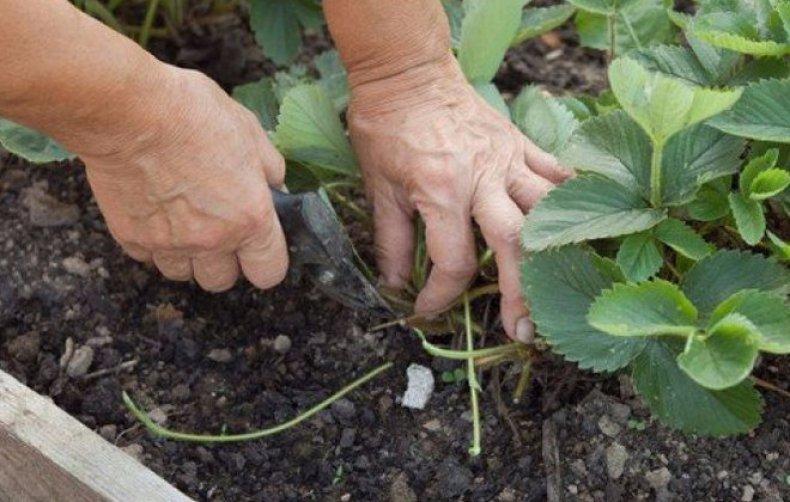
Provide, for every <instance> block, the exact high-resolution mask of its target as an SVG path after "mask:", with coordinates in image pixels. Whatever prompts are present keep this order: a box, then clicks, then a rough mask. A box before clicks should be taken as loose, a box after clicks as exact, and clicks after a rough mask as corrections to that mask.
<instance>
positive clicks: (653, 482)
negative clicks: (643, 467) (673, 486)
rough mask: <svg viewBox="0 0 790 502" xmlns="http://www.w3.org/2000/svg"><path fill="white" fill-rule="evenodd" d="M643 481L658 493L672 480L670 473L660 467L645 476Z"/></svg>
mask: <svg viewBox="0 0 790 502" xmlns="http://www.w3.org/2000/svg"><path fill="white" fill-rule="evenodd" d="M645 479H646V480H647V483H648V484H649V485H650V487H651V488H653V489H654V490H655V491H659V490H660V489H662V488H664V487H666V486H667V485H668V484H669V481H670V480H671V479H672V473H671V472H669V469H667V468H666V467H661V468H659V469H656V470H654V471H650V472H648V473H647V474H645Z"/></svg>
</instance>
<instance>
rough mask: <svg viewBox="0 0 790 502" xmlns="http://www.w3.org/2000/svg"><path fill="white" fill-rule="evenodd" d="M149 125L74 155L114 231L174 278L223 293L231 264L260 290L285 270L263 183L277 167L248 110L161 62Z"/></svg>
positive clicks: (279, 176) (270, 181)
mask: <svg viewBox="0 0 790 502" xmlns="http://www.w3.org/2000/svg"><path fill="white" fill-rule="evenodd" d="M165 74H166V75H167V78H166V81H164V82H161V83H160V84H161V86H160V89H164V90H165V91H164V92H159V90H157V91H156V92H155V93H154V94H155V97H154V98H151V99H150V100H147V102H146V104H145V106H150V107H151V110H150V123H149V124H146V127H139V125H137V126H136V129H134V130H131V131H130V133H129V141H128V142H126V144H120V145H118V146H117V147H116V148H115V149H114V151H112V153H108V154H103V155H101V156H85V155H82V158H83V160H84V161H85V165H86V166H87V174H88V181H89V182H90V185H91V187H92V188H93V192H94V195H95V197H96V200H97V202H98V204H99V208H100V209H101V211H102V213H103V214H104V217H105V219H106V221H107V225H108V227H109V229H110V232H111V233H112V235H113V237H115V239H116V240H117V241H118V242H119V243H120V244H121V246H122V247H123V248H124V250H125V251H126V252H127V253H128V254H129V255H130V256H132V257H133V258H134V259H136V260H139V261H143V262H148V261H153V263H154V264H156V266H157V267H158V268H159V270H160V271H161V272H162V274H163V275H164V276H165V277H167V278H169V279H173V280H177V281H186V280H190V279H192V278H193V277H194V279H195V280H196V281H197V282H198V284H199V285H200V286H201V287H203V288H204V289H206V290H208V291H223V290H226V289H228V288H230V287H231V286H233V284H234V283H235V282H236V280H237V278H238V275H239V270H241V271H242V272H243V273H244V275H245V276H246V277H247V279H249V280H250V282H252V283H253V284H254V285H256V286H258V287H260V288H269V287H272V286H274V285H275V284H277V283H279V282H280V281H281V280H282V279H283V277H284V276H285V273H286V270H287V265H288V255H287V248H286V244H285V240H284V237H283V233H282V229H281V228H280V223H279V221H278V220H277V217H276V214H275V212H274V208H273V206H272V200H271V194H270V191H269V188H268V187H269V185H272V186H280V185H282V184H283V177H284V174H285V163H284V160H283V158H282V157H281V156H280V154H279V153H278V152H277V151H276V150H275V149H274V147H273V146H272V145H271V143H269V141H268V138H267V137H266V133H265V132H264V131H263V130H262V129H261V127H260V125H259V124H258V121H257V120H256V118H255V116H254V115H253V114H252V113H250V112H249V111H247V110H246V109H245V108H243V107H242V106H241V105H238V104H237V103H235V102H234V101H233V100H232V99H231V98H230V97H228V95H227V94H225V93H224V92H223V91H222V89H220V88H219V87H218V86H217V85H216V84H215V83H214V82H212V81H211V80H210V79H209V78H208V77H205V76H203V75H202V74H200V73H197V72H193V71H189V70H181V69H177V68H172V67H169V69H168V70H167V71H165Z"/></svg>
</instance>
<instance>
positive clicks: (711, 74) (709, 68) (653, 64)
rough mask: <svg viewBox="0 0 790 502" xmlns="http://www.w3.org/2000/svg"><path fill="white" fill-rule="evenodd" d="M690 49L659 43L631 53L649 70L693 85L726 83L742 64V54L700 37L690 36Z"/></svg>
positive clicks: (630, 55) (631, 55)
mask: <svg viewBox="0 0 790 502" xmlns="http://www.w3.org/2000/svg"><path fill="white" fill-rule="evenodd" d="M689 44H690V45H691V48H686V47H681V46H679V45H659V46H655V47H650V48H647V49H642V50H638V51H634V52H631V53H629V55H628V56H629V57H630V58H632V59H634V60H636V61H637V62H639V64H641V65H642V66H644V67H645V68H646V69H647V70H650V71H656V72H661V73H663V74H666V75H668V76H671V77H675V78H679V79H682V80H685V81H687V82H688V83H689V84H692V85H699V86H720V85H725V84H726V83H727V82H728V80H729V78H730V77H731V76H732V75H734V74H735V73H736V71H737V70H738V69H739V67H740V66H741V63H742V56H741V55H740V54H738V53H736V52H731V51H727V50H724V49H720V48H717V47H713V46H711V45H709V44H706V43H703V42H701V41H699V40H697V39H694V38H691V39H689Z"/></svg>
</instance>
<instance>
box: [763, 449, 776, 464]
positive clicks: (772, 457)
mask: <svg viewBox="0 0 790 502" xmlns="http://www.w3.org/2000/svg"><path fill="white" fill-rule="evenodd" d="M778 458H779V453H777V452H775V451H769V452H768V453H766V454H765V460H767V461H769V462H773V461H774V460H776V459H778Z"/></svg>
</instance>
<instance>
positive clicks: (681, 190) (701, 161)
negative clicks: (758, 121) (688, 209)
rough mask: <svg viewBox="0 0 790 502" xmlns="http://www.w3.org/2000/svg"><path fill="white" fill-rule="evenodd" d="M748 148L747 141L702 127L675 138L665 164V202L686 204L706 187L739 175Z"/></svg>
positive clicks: (664, 158) (669, 144) (666, 149)
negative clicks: (717, 180)
mask: <svg viewBox="0 0 790 502" xmlns="http://www.w3.org/2000/svg"><path fill="white" fill-rule="evenodd" d="M744 147H745V142H744V141H743V140H741V139H739V138H736V137H734V136H730V135H728V134H723V133H722V132H721V131H717V130H716V129H713V128H712V127H708V126H706V125H702V124H697V125H694V126H691V127H689V128H686V129H684V130H683V131H681V132H679V133H678V134H676V135H674V136H672V137H671V138H670V139H669V141H667V144H666V146H665V147H664V154H663V158H662V163H661V165H662V182H661V183H662V186H661V190H662V192H663V195H662V197H661V200H662V201H663V203H664V204H665V205H673V206H674V205H679V204H684V203H686V202H688V201H690V200H691V199H692V198H693V197H694V194H695V193H696V191H697V189H698V188H699V187H700V186H701V185H702V184H704V183H707V182H709V181H711V180H714V179H716V178H721V177H723V176H727V175H729V174H733V173H735V172H737V171H738V167H739V165H740V156H741V153H742V152H743V149H744Z"/></svg>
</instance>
